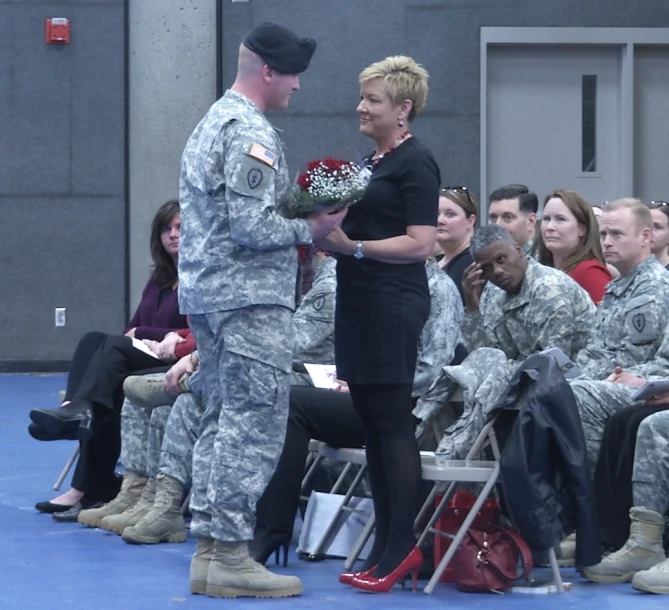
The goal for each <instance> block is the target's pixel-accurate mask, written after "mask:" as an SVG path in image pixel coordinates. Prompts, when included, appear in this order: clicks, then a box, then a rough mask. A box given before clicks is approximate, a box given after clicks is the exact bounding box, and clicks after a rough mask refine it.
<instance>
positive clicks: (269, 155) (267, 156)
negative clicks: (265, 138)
mask: <svg viewBox="0 0 669 610" xmlns="http://www.w3.org/2000/svg"><path fill="white" fill-rule="evenodd" d="M249 156H250V157H254V158H255V159H258V160H259V161H262V162H263V163H267V165H269V166H270V167H274V164H275V163H276V155H275V154H274V153H273V152H272V151H271V150H269V149H267V148H265V147H264V146H263V145H262V144H256V143H254V144H251V148H250V149H249Z"/></svg>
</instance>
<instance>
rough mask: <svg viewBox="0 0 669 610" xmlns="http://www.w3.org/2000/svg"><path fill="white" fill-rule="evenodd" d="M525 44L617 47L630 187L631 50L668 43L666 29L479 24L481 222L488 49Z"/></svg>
mask: <svg viewBox="0 0 669 610" xmlns="http://www.w3.org/2000/svg"><path fill="white" fill-rule="evenodd" d="M526 45H533V46H536V45H550V46H557V45H567V46H575V45H578V46H613V47H618V48H619V49H620V50H621V54H620V55H621V68H620V80H621V82H620V94H621V95H620V99H621V104H622V107H621V113H620V116H621V121H622V125H621V146H620V151H621V158H620V160H619V163H620V168H621V170H622V171H621V184H622V190H623V193H626V194H630V195H631V194H632V190H633V188H634V51H635V48H636V47H637V46H644V45H653V46H669V28H567V27H537V28H535V27H482V28H481V51H480V61H481V73H480V90H481V100H480V102H481V106H480V140H479V142H480V168H481V169H480V171H481V174H480V185H479V189H480V190H479V202H480V208H481V209H480V210H479V213H480V217H481V224H485V223H486V222H487V219H488V183H487V182H488V158H487V144H488V51H489V48H490V47H500V46H507V47H508V46H516V47H522V46H526Z"/></svg>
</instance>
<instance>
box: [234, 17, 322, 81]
mask: <svg viewBox="0 0 669 610" xmlns="http://www.w3.org/2000/svg"><path fill="white" fill-rule="evenodd" d="M242 42H243V43H244V46H245V47H246V48H247V49H249V50H251V51H253V52H254V53H255V54H256V55H259V56H260V57H261V58H262V60H263V61H264V62H265V63H266V64H267V65H268V66H269V67H270V68H272V70H276V71H277V72H281V73H282V74H300V73H301V72H304V71H305V70H306V69H307V68H308V67H309V62H310V61H311V56H312V55H313V54H314V51H315V50H316V41H315V40H314V39H313V38H302V39H300V38H299V37H298V35H297V34H295V32H291V31H290V30H289V29H288V28H284V27H282V26H280V25H277V24H276V23H270V22H269V21H266V22H265V23H261V24H260V25H259V26H258V27H256V28H253V29H252V30H251V31H250V32H249V33H248V34H247V35H246V36H244V38H243V40H242Z"/></svg>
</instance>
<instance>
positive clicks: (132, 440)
mask: <svg viewBox="0 0 669 610" xmlns="http://www.w3.org/2000/svg"><path fill="white" fill-rule="evenodd" d="M317 257H318V258H319V261H320V262H319V264H318V268H317V270H316V274H315V276H314V281H313V284H312V286H311V289H310V290H309V292H308V293H307V294H306V295H305V296H304V298H303V300H302V302H301V303H300V306H299V307H298V308H297V310H296V311H295V313H294V314H293V318H292V320H293V322H292V324H293V336H294V339H295V344H294V362H296V363H303V362H309V363H317V364H332V363H333V362H334V302H335V292H336V274H335V268H336V261H335V259H334V258H330V257H327V256H325V254H324V253H320V254H318V255H317ZM193 367H194V363H193V362H191V360H190V359H188V358H185V359H184V360H183V361H180V362H179V363H177V365H175V367H173V369H171V371H170V372H169V374H170V376H171V377H175V376H177V375H178V376H179V377H180V376H181V375H183V374H188V373H191V372H192V371H193ZM179 377H177V379H178V378H179ZM293 377H294V381H295V383H297V384H301V385H303V384H304V381H303V379H302V378H301V376H299V375H298V374H294V375H293ZM164 380H165V377H161V376H156V377H154V378H147V379H144V377H139V378H134V379H133V378H132V377H130V378H129V379H127V380H126V383H125V384H124V386H123V387H124V391H125V392H127V393H128V395H134V396H136V395H139V396H140V397H141V396H142V394H149V396H145V397H144V399H143V400H140V401H137V403H138V404H137V403H136V402H133V401H131V400H126V401H125V403H124V405H123V410H122V416H121V422H122V430H121V451H122V453H123V455H122V464H123V466H124V468H125V473H124V476H123V483H122V486H121V490H120V492H119V493H118V495H117V496H116V497H115V498H114V499H113V500H111V501H110V502H107V503H106V504H105V505H103V506H101V507H99V508H94V509H90V510H85V511H82V512H81V513H80V514H79V516H78V520H79V522H80V523H82V524H84V525H87V526H89V527H99V528H101V529H105V530H108V531H112V532H116V533H119V534H120V533H122V532H123V530H124V529H125V528H127V527H129V526H131V525H135V524H137V523H139V521H141V520H142V518H143V517H144V516H145V515H146V514H147V513H149V511H150V509H151V507H152V505H153V501H154V497H156V498H157V496H158V493H159V492H160V495H161V497H163V496H164V495H165V491H164V490H163V491H161V488H162V487H164V486H165V484H166V482H165V481H164V479H163V480H162V481H161V480H157V479H156V475H157V473H158V472H159V454H160V446H161V443H162V442H163V438H164V437H165V435H166V432H165V431H166V427H167V426H168V425H169V419H168V418H169V417H171V414H170V405H171V404H172V403H173V402H174V396H169V395H168V394H167V393H166V392H165V382H164ZM188 383H189V385H190V382H188ZM137 385H140V386H144V387H145V388H146V389H147V391H146V392H143V391H142V389H141V387H140V388H139V389H138V388H137V387H136V386H137ZM181 402H182V403H183V405H182V406H181V408H180V413H179V414H176V415H175V416H174V418H175V420H176V421H178V422H181V421H185V420H188V421H190V420H191V419H193V418H199V416H200V415H201V412H200V411H201V404H199V403H200V401H199V400H198V401H197V404H193V402H194V401H193V400H192V399H189V400H187V401H186V400H182V401H181ZM147 403H148V404H147ZM159 405H160V408H157V409H156V408H155V407H158V406H159ZM163 405H165V406H163ZM185 406H190V407H191V408H192V409H195V410H197V411H198V413H199V415H198V414H194V413H183V409H184V408H185ZM195 438H197V436H196V437H195ZM172 444H177V445H178V444H179V443H172ZM170 484H171V487H170V489H171V490H172V491H174V494H173V495H174V496H175V497H176V496H177V495H179V496H181V494H182V492H183V485H185V484H186V482H183V483H182V485H181V487H179V488H177V486H176V484H174V483H170ZM180 501H181V499H179V502H180ZM179 515H180V512H179ZM170 536H171V538H173V540H171V541H173V542H181V541H183V540H185V535H183V536H177V534H176V533H174V532H170ZM176 538H183V540H176Z"/></svg>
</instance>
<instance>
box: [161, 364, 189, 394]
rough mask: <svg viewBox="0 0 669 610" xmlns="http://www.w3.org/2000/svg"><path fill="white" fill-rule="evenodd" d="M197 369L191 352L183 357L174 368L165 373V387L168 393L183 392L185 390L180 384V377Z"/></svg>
mask: <svg viewBox="0 0 669 610" xmlns="http://www.w3.org/2000/svg"><path fill="white" fill-rule="evenodd" d="M194 370H195V366H194V365H193V361H192V359H191V356H190V354H189V355H188V356H184V357H183V358H181V359H180V360H179V361H178V362H177V363H176V364H174V365H173V366H172V368H171V369H170V370H169V371H167V373H165V389H166V390H167V392H168V394H172V395H174V396H176V395H178V394H182V393H183V390H182V389H181V387H180V386H179V379H181V376H182V375H183V374H184V373H192V372H193V371H194Z"/></svg>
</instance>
